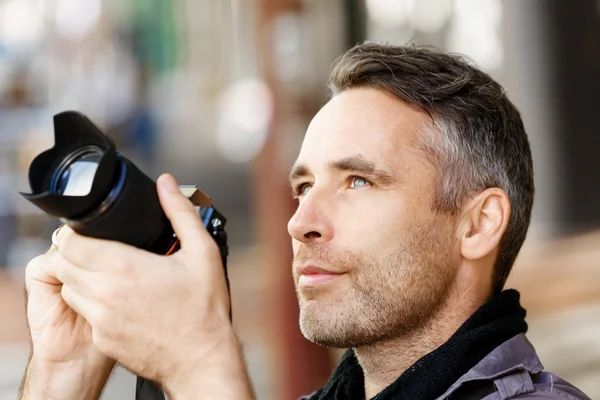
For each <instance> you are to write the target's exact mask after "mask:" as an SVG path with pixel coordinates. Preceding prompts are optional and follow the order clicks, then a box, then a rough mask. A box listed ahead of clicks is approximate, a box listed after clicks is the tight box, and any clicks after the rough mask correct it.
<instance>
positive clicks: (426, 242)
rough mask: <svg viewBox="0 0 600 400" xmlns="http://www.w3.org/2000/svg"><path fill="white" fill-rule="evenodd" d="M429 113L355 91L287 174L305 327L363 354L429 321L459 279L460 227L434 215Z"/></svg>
mask: <svg viewBox="0 0 600 400" xmlns="http://www.w3.org/2000/svg"><path fill="white" fill-rule="evenodd" d="M428 124H431V122H430V120H429V117H428V116H427V115H426V114H423V113H420V112H418V111H416V110H414V109H412V108H410V107H409V106H408V105H406V104H405V103H403V102H401V101H399V100H397V99H394V98H392V97H391V96H389V95H387V94H385V93H383V92H381V91H378V90H375V89H352V90H348V91H345V92H343V93H341V94H339V95H338V96H336V97H335V98H333V99H332V100H331V101H330V102H329V103H328V104H327V105H325V106H324V107H323V109H322V110H321V111H320V112H319V113H318V114H317V115H316V116H315V118H314V119H313V121H312V122H311V124H310V126H309V128H308V131H307V133H306V137H305V139H304V142H303V144H302V148H301V151H300V155H299V157H298V160H297V162H296V165H295V167H294V168H293V170H292V174H291V183H292V186H293V187H295V188H296V189H297V194H298V195H299V205H298V209H297V211H296V213H295V215H294V216H293V217H292V219H291V220H290V222H289V225H288V230H289V232H290V235H291V236H292V238H293V241H292V242H293V249H294V281H295V285H296V291H297V294H298V299H299V304H300V326H301V330H302V332H303V334H304V336H306V337H307V338H308V339H309V340H312V341H314V342H316V343H319V344H322V345H325V346H329V347H339V348H347V347H358V346H362V345H368V344H371V343H374V342H376V341H379V340H384V339H388V338H392V337H395V336H398V335H403V334H406V333H407V332H409V331H411V330H413V329H415V328H417V327H419V326H420V325H422V324H423V323H424V322H425V321H426V320H427V319H428V318H430V317H431V315H432V314H433V313H434V312H435V311H436V310H437V308H438V307H439V306H440V305H441V303H442V302H443V300H444V298H445V296H446V295H447V292H448V289H449V286H450V285H451V283H452V281H453V280H454V278H455V274H456V268H455V266H456V265H457V263H458V254H459V253H458V247H457V240H456V239H455V232H454V230H455V227H454V222H453V221H454V220H453V219H452V218H450V217H449V216H445V215H440V214H438V213H435V212H433V211H432V210H431V204H432V199H433V195H434V184H435V180H436V177H437V171H436V169H435V167H434V165H433V164H432V163H431V162H430V161H429V160H428V159H427V158H426V157H425V154H424V152H423V151H422V150H420V149H419V143H420V142H419V141H420V139H421V135H422V131H423V129H424V128H425V127H426V126H428Z"/></svg>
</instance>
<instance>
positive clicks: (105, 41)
mask: <svg viewBox="0 0 600 400" xmlns="http://www.w3.org/2000/svg"><path fill="white" fill-rule="evenodd" d="M364 40H371V41H378V42H389V43H393V44H403V43H406V42H407V41H413V42H416V43H419V44H430V45H434V46H436V47H438V48H441V49H445V50H448V51H453V52H460V53H464V54H467V55H469V56H470V57H471V58H473V59H474V60H475V61H476V62H477V63H478V64H479V65H480V66H481V67H482V68H483V69H484V70H485V71H487V72H489V73H490V74H491V75H492V76H493V77H494V78H496V79H497V80H498V81H500V82H501V83H502V84H503V85H504V86H505V87H506V89H507V90H508V93H509V96H510V97H511V98H512V99H513V101H514V102H515V103H516V104H517V106H518V107H519V108H520V110H521V111H522V114H523V117H524V120H525V125H526V127H527V130H528V133H529V136H530V140H531V144H532V148H533V153H534V161H535V171H536V185H537V193H536V204H535V208H534V214H533V222H532V226H531V229H530V233H529V236H528V240H527V242H526V244H525V246H524V248H523V251H522V254H521V256H520V257H519V259H518V261H517V265H516V266H515V268H514V272H513V275H512V277H511V279H510V281H509V284H508V286H510V287H515V288H517V289H519V290H520V291H521V293H522V300H523V304H524V306H525V308H527V310H528V322H529V325H530V331H529V337H530V339H531V340H532V341H533V343H534V345H535V346H536V348H537V350H538V352H539V354H540V356H541V359H542V362H543V363H544V365H545V367H546V369H548V370H551V371H553V372H555V373H557V374H559V375H560V376H562V377H563V378H565V379H567V380H569V381H571V382H572V383H574V384H575V385H577V386H579V387H580V388H581V389H583V390H584V391H586V392H587V394H588V395H590V396H591V397H592V398H600V129H599V126H600V109H599V104H600V103H599V102H598V93H600V2H599V1H598V0H578V1H571V2H567V1H564V0H527V1H519V0H504V1H501V0H418V1H417V0H128V1H123V0H0V400H4V399H15V398H16V393H17V388H18V385H19V382H20V379H21V376H22V374H23V371H24V368H25V365H26V362H27V357H28V343H27V340H28V338H27V330H26V326H25V317H24V308H23V307H24V306H23V276H24V268H25V266H26V264H27V262H28V261H29V260H30V259H31V258H33V257H35V256H36V255H38V254H40V253H42V252H44V251H45V250H46V249H47V247H48V246H49V245H50V235H51V233H52V231H53V230H54V229H55V228H56V226H57V222H56V221H54V220H52V219H50V218H49V217H47V216H46V215H44V214H42V213H41V212H40V211H38V210H37V209H36V208H34V207H33V206H31V205H30V204H29V203H28V202H26V201H25V200H23V199H21V198H20V197H19V196H18V193H17V191H18V190H22V191H28V181H27V168H28V165H29V163H30V162H31V160H32V159H33V157H34V156H35V155H36V154H38V153H39V152H40V151H42V150H45V149H47V148H49V147H52V145H53V125H52V116H53V115H54V114H56V113H58V112H60V111H64V110H69V109H71V110H78V111H81V112H83V113H84V114H86V115H88V116H89V117H90V118H91V119H92V120H93V121H94V122H95V123H97V124H98V125H99V126H100V127H101V128H102V129H104V130H105V131H106V132H107V133H108V134H109V135H110V136H111V137H112V138H113V139H114V140H115V142H116V143H117V146H118V147H119V148H120V149H121V150H122V151H123V153H124V154H125V155H127V156H128V157H129V158H130V159H131V160H133V161H134V162H135V163H136V164H137V165H139V166H140V167H141V169H142V170H143V171H145V172H146V173H148V175H150V176H151V177H152V178H157V177H158V175H159V174H160V173H162V172H171V173H173V174H174V175H175V176H176V177H177V178H178V180H179V181H180V182H181V183H186V184H197V185H199V186H200V187H202V188H203V189H204V190H205V191H206V192H208V193H209V194H210V195H211V196H212V197H213V199H214V201H215V204H216V205H217V206H218V207H219V208H220V209H221V210H222V211H223V213H224V214H225V216H227V217H228V220H229V222H228V232H229V235H230V243H231V256H230V262H229V268H230V281H231V287H232V298H233V315H234V321H235V325H236V327H237V330H238V332H239V335H240V337H241V340H242V341H243V343H244V348H245V354H246V358H247V361H248V364H249V367H250V374H251V377H252V379H253V382H254V386H255V389H256V393H257V396H258V398H259V399H265V400H268V399H294V398H297V397H298V396H299V395H301V394H303V393H308V392H311V391H312V390H314V389H316V388H318V387H320V386H321V385H322V384H324V382H325V381H326V380H327V377H328V376H329V373H330V371H331V370H332V368H333V366H334V364H335V362H336V360H337V357H338V356H339V353H336V352H330V351H327V350H325V349H322V348H319V347H316V346H314V345H312V344H310V343H308V342H307V341H306V340H305V339H304V338H303V337H302V336H301V334H300V332H299V329H298V315H297V312H298V311H297V303H296V298H295V294H294V291H293V282H292V277H291V269H290V265H291V248H290V241H289V237H288V235H287V231H286V223H287V220H288V219H289V217H290V216H291V214H292V213H293V210H294V208H295V204H294V202H293V200H292V199H291V196H290V191H289V189H288V187H287V173H288V169H289V167H290V166H291V164H292V163H293V161H294V159H295V157H296V154H297V152H298V150H299V145H300V143H301V141H302V138H303V134H304V131H305V129H306V126H307V124H308V122H309V121H310V119H311V117H312V116H313V115H314V114H315V112H316V111H317V110H318V109H319V108H320V107H321V106H322V105H323V104H324V103H325V102H326V101H327V98H328V92H327V89H326V86H325V82H326V79H327V74H328V70H329V67H330V65H331V63H332V62H333V61H334V60H335V58H336V57H337V56H339V55H340V54H341V53H342V52H343V51H344V50H346V49H348V48H349V47H351V46H352V45H354V44H356V43H358V42H362V41H364ZM134 386H135V384H134V377H133V376H132V375H130V374H129V373H127V372H126V371H122V370H119V371H118V372H117V373H116V374H115V376H114V377H113V379H112V381H111V383H110V384H109V386H108V388H107V390H106V392H105V395H104V398H105V399H132V398H133V393H134Z"/></svg>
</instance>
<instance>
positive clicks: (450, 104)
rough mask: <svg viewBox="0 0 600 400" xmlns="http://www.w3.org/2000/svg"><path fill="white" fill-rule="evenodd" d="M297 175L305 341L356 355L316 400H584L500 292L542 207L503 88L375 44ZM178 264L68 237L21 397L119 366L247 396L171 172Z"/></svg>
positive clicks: (214, 254) (312, 140) (54, 256)
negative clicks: (543, 358) (546, 363)
mask: <svg viewBox="0 0 600 400" xmlns="http://www.w3.org/2000/svg"><path fill="white" fill-rule="evenodd" d="M330 87H331V88H332V91H333V94H334V96H333V97H332V99H331V100H330V101H329V102H328V103H327V104H326V105H325V106H324V107H323V109H322V110H321V111H320V112H319V113H318V114H317V115H316V116H315V118H314V119H313V121H312V122H311V124H310V126H309V128H308V131H307V133H306V137H305V140H304V143H303V145H302V149H301V151H300V154H299V157H298V160H297V162H296V164H295V166H294V167H293V169H292V172H291V175H290V178H291V184H292V188H293V191H294V194H295V196H296V197H298V199H299V204H298V209H297V211H296V213H295V215H294V216H293V217H292V219H291V220H290V222H289V225H288V230H289V233H290V235H291V236H292V238H293V240H292V242H293V248H294V265H293V275H294V279H295V284H296V289H297V293H298V299H299V304H300V327H301V330H302V332H303V334H304V335H305V336H306V337H307V338H308V339H310V340H312V341H313V342H315V343H319V344H321V345H324V346H329V347H335V348H349V349H350V350H348V351H347V352H346V354H345V355H344V356H343V357H342V360H341V361H340V363H339V365H338V367H337V368H336V370H335V371H334V373H333V375H332V377H331V379H330V381H329V382H328V383H327V385H326V386H325V387H324V388H323V389H321V390H319V391H318V392H316V393H314V394H312V395H310V396H308V397H306V398H310V399H378V400H383V399H400V398H402V399H420V400H423V399H483V398H485V399H509V398H519V399H564V398H569V399H587V397H586V396H585V395H584V394H583V393H581V392H580V391H579V390H577V389H576V388H574V387H573V386H571V385H569V384H568V383H566V382H565V381H563V380H561V379H560V378H558V377H557V376H555V375H552V374H550V373H547V372H543V371H542V368H543V367H542V365H541V363H540V361H539V360H538V358H537V356H536V354H535V351H534V350H533V348H532V346H531V345H530V344H529V342H528V341H527V339H526V337H525V336H524V333H525V332H526V330H527V324H526V323H525V320H524V317H525V310H523V309H522V308H521V306H520V305H519V295H518V293H517V292H516V291H513V290H506V291H503V290H502V288H503V286H504V283H505V281H506V279H507V276H508V274H509V271H510V269H511V267H512V265H513V263H514V260H515V258H516V257H517V254H518V252H519V250H520V248H521V245H522V243H523V241H524V239H525V236H526V232H527V229H528V225H529V221H530V215H531V208H532V204H533V193H534V187H533V171H532V161H531V153H530V148H529V144H528V140H527V136H526V134H525V131H524V128H523V123H522V121H521V117H520V115H519V112H518V111H517V110H516V108H515V107H514V106H513V105H512V103H511V102H510V101H509V100H508V98H507V96H506V94H505V93H504V91H503V89H502V88H501V87H500V86H499V85H498V84H497V83H496V82H494V81H493V80H492V79H491V78H490V77H489V76H487V75H486V74H484V73H483V72H481V71H479V70H478V69H476V68H475V67H473V66H471V65H470V64H469V63H468V62H466V61H465V60H463V59H462V58H460V57H457V56H451V55H448V54H444V53H440V52H436V51H433V50H429V49H426V48H419V47H393V46H379V45H375V44H363V45H359V46H357V47H355V48H353V49H351V50H349V51H348V52H347V53H346V54H344V55H343V56H342V57H341V58H340V59H339V60H338V61H337V62H336V64H335V66H334V68H333V70H332V73H331V76H330ZM157 185H158V192H159V196H160V199H161V204H162V205H163V208H164V210H165V212H166V214H167V216H168V217H169V219H170V220H171V221H172V223H173V226H174V229H175V231H176V233H177V234H178V236H179V237H180V238H181V240H182V249H181V250H180V251H179V252H177V253H176V254H175V255H173V256H169V257H162V256H157V255H153V254H149V253H146V252H144V251H141V250H138V249H135V248H131V247H128V246H125V245H122V244H120V243H114V242H108V241H103V240H97V239H91V238H85V237H82V236H79V235H77V234H75V233H74V232H73V231H71V230H70V229H69V228H64V229H62V230H61V231H60V233H59V234H58V240H57V242H58V246H53V248H52V249H51V250H49V252H48V253H47V254H45V255H42V256H40V257H38V258H36V259H34V260H33V261H32V262H31V263H30V264H29V266H28V268H27V289H28V307H27V309H28V320H29V324H30V329H31V337H32V348H33V351H32V357H31V360H30V362H29V365H28V367H27V372H26V374H25V378H24V380H23V385H22V386H23V387H22V392H23V394H22V397H21V398H22V399H38V398H60V399H95V398H97V397H98V396H99V394H100V393H101V390H102V387H103V386H104V384H105V382H106V380H107V378H108V376H109V374H110V372H111V370H112V369H113V367H114V365H115V362H116V361H118V362H119V363H120V364H122V365H123V366H125V367H126V368H128V369H129V370H131V371H132V372H134V373H136V374H138V375H141V376H144V377H146V378H149V379H151V380H154V381H157V382H159V383H160V384H162V385H163V387H164V388H165V390H166V391H167V393H168V394H169V396H170V397H171V398H172V399H175V400H180V399H217V398H219V399H250V398H252V391H251V388H250V384H249V380H248V376H247V373H246V369H245V366H244V363H243V361H242V354H241V350H240V346H239V343H238V341H237V339H236V337H235V334H234V332H233V330H232V327H231V324H230V322H229V320H228V309H229V300H228V296H227V289H226V284H225V279H224V276H223V274H222V272H221V265H220V261H219V254H218V250H217V248H216V246H215V244H214V243H213V241H212V239H211V238H210V236H209V235H208V234H207V232H206V231H205V229H204V227H203V225H202V223H201V221H200V220H199V219H198V218H197V217H196V215H195V213H194V210H193V209H192V206H191V204H190V203H189V201H188V200H187V199H185V198H184V197H183V196H182V195H181V194H180V193H179V192H178V187H177V183H176V182H175V181H174V179H173V178H172V177H171V176H169V175H164V176H162V177H161V178H160V179H159V181H158V184H157Z"/></svg>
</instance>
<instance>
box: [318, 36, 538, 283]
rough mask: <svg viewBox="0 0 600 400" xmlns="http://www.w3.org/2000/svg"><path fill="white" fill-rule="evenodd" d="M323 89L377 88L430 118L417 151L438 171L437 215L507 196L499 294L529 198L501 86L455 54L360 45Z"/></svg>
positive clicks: (527, 176) (530, 187) (525, 148)
mask: <svg viewBox="0 0 600 400" xmlns="http://www.w3.org/2000/svg"><path fill="white" fill-rule="evenodd" d="M329 87H330V89H331V91H332V93H333V94H334V95H335V94H337V93H340V92H342V91H344V90H347V89H351V88H356V87H372V88H376V89H379V90H382V91H385V92H386V93H388V94H391V95H393V96H395V97H396V98H398V99H401V100H403V101H405V102H406V103H407V104H409V105H410V106H412V107H415V108H416V109H419V110H422V111H425V112H426V113H428V114H429V115H430V117H431V118H432V120H433V122H434V124H433V127H434V128H433V129H425V132H424V135H423V140H422V143H421V145H422V148H423V150H425V151H426V153H427V154H429V155H430V159H431V160H432V161H433V162H434V164H435V165H436V167H437V170H438V172H439V174H438V182H437V185H436V189H435V196H434V199H433V203H432V208H433V209H434V210H435V211H439V212H445V213H451V214H456V213H458V212H459V211H460V209H461V206H462V205H463V203H464V201H465V200H466V199H468V198H470V197H471V196H473V195H475V194H477V193H479V192H481V191H483V190H485V189H487V188H491V187H498V188H500V189H502V190H504V191H505V192H506V194H507V195H508V198H509V200H510V204H511V213H510V218H509V222H508V226H507V229H506V232H505V233H504V235H503V236H502V239H501V241H500V245H499V252H498V257H497V259H496V263H495V266H494V277H493V290H494V291H495V292H498V291H500V290H502V288H503V287H504V284H505V282H506V279H507V278H508V275H509V273H510V270H511V268H512V266H513V264H514V262H515V259H516V258H517V255H518V253H519V251H520V249H521V247H522V245H523V242H524V241H525V237H526V235H527V230H528V228H529V223H530V220H531V209H532V207H533V198H534V183H533V162H532V157H531V149H530V146H529V141H528V138H527V134H526V133H525V128H524V126H523V121H522V119H521V116H520V113H519V111H518V110H517V109H516V107H515V106H514V105H513V104H512V103H511V101H510V100H509V99H508V97H507V96H506V93H505V91H504V89H503V88H502V86H500V85H499V84H498V83H497V82H495V81H494V80H493V79H492V78H491V77H490V76H489V75H487V74H485V73H484V72H482V71H481V70H479V69H478V68H477V67H476V66H475V65H474V64H473V63H472V62H471V61H470V60H469V59H468V58H466V57H464V56H461V55H456V54H448V53H443V52H440V51H437V50H435V49H432V48H429V47H423V46H415V45H409V46H390V45H379V44H374V43H365V44H361V45H357V46H355V47H354V48H352V49H350V50H348V51H347V52H346V53H345V54H343V55H342V56H341V57H340V58H339V59H338V60H336V62H335V63H334V65H333V67H332V70H331V73H330V76H329Z"/></svg>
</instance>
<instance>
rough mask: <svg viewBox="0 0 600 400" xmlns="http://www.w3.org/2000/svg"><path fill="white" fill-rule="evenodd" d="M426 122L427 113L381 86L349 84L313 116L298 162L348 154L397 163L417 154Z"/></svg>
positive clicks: (386, 162) (335, 157)
mask: <svg viewBox="0 0 600 400" xmlns="http://www.w3.org/2000/svg"><path fill="white" fill-rule="evenodd" d="M427 123H429V122H428V117H427V115H426V114H425V113H423V112H419V111H417V110H415V109H414V108H412V107H410V106H408V105H407V104H406V103H404V102H402V101H400V100H398V99H396V98H394V97H392V96H391V95H388V94H386V93H384V92H382V91H380V90H376V89H371V88H357V89H350V90H347V91H344V92H342V93H340V94H339V95H337V96H335V97H334V98H333V99H331V100H330V101H329V102H328V103H327V104H326V105H325V106H324V107H323V108H322V109H321V110H320V111H319V112H318V113H317V115H316V116H315V117H314V118H313V120H312V121H311V123H310V125H309V127H308V130H307V132H306V136H305V138H304V142H303V144H302V148H301V150H300V155H299V157H298V161H297V162H298V163H302V164H307V165H311V166H313V167H316V165H315V164H320V163H327V162H329V161H330V160H334V159H340V158H343V157H347V156H349V155H356V154H361V155H363V156H364V157H365V158H367V159H370V160H373V161H376V162H382V163H385V164H387V165H388V166H389V167H392V168H393V167H396V166H397V163H399V162H401V161H402V159H403V158H404V159H405V157H400V155H401V154H405V155H408V153H414V152H415V151H416V148H417V146H418V143H419V140H420V137H421V132H422V130H423V128H424V127H425V124H427Z"/></svg>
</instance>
